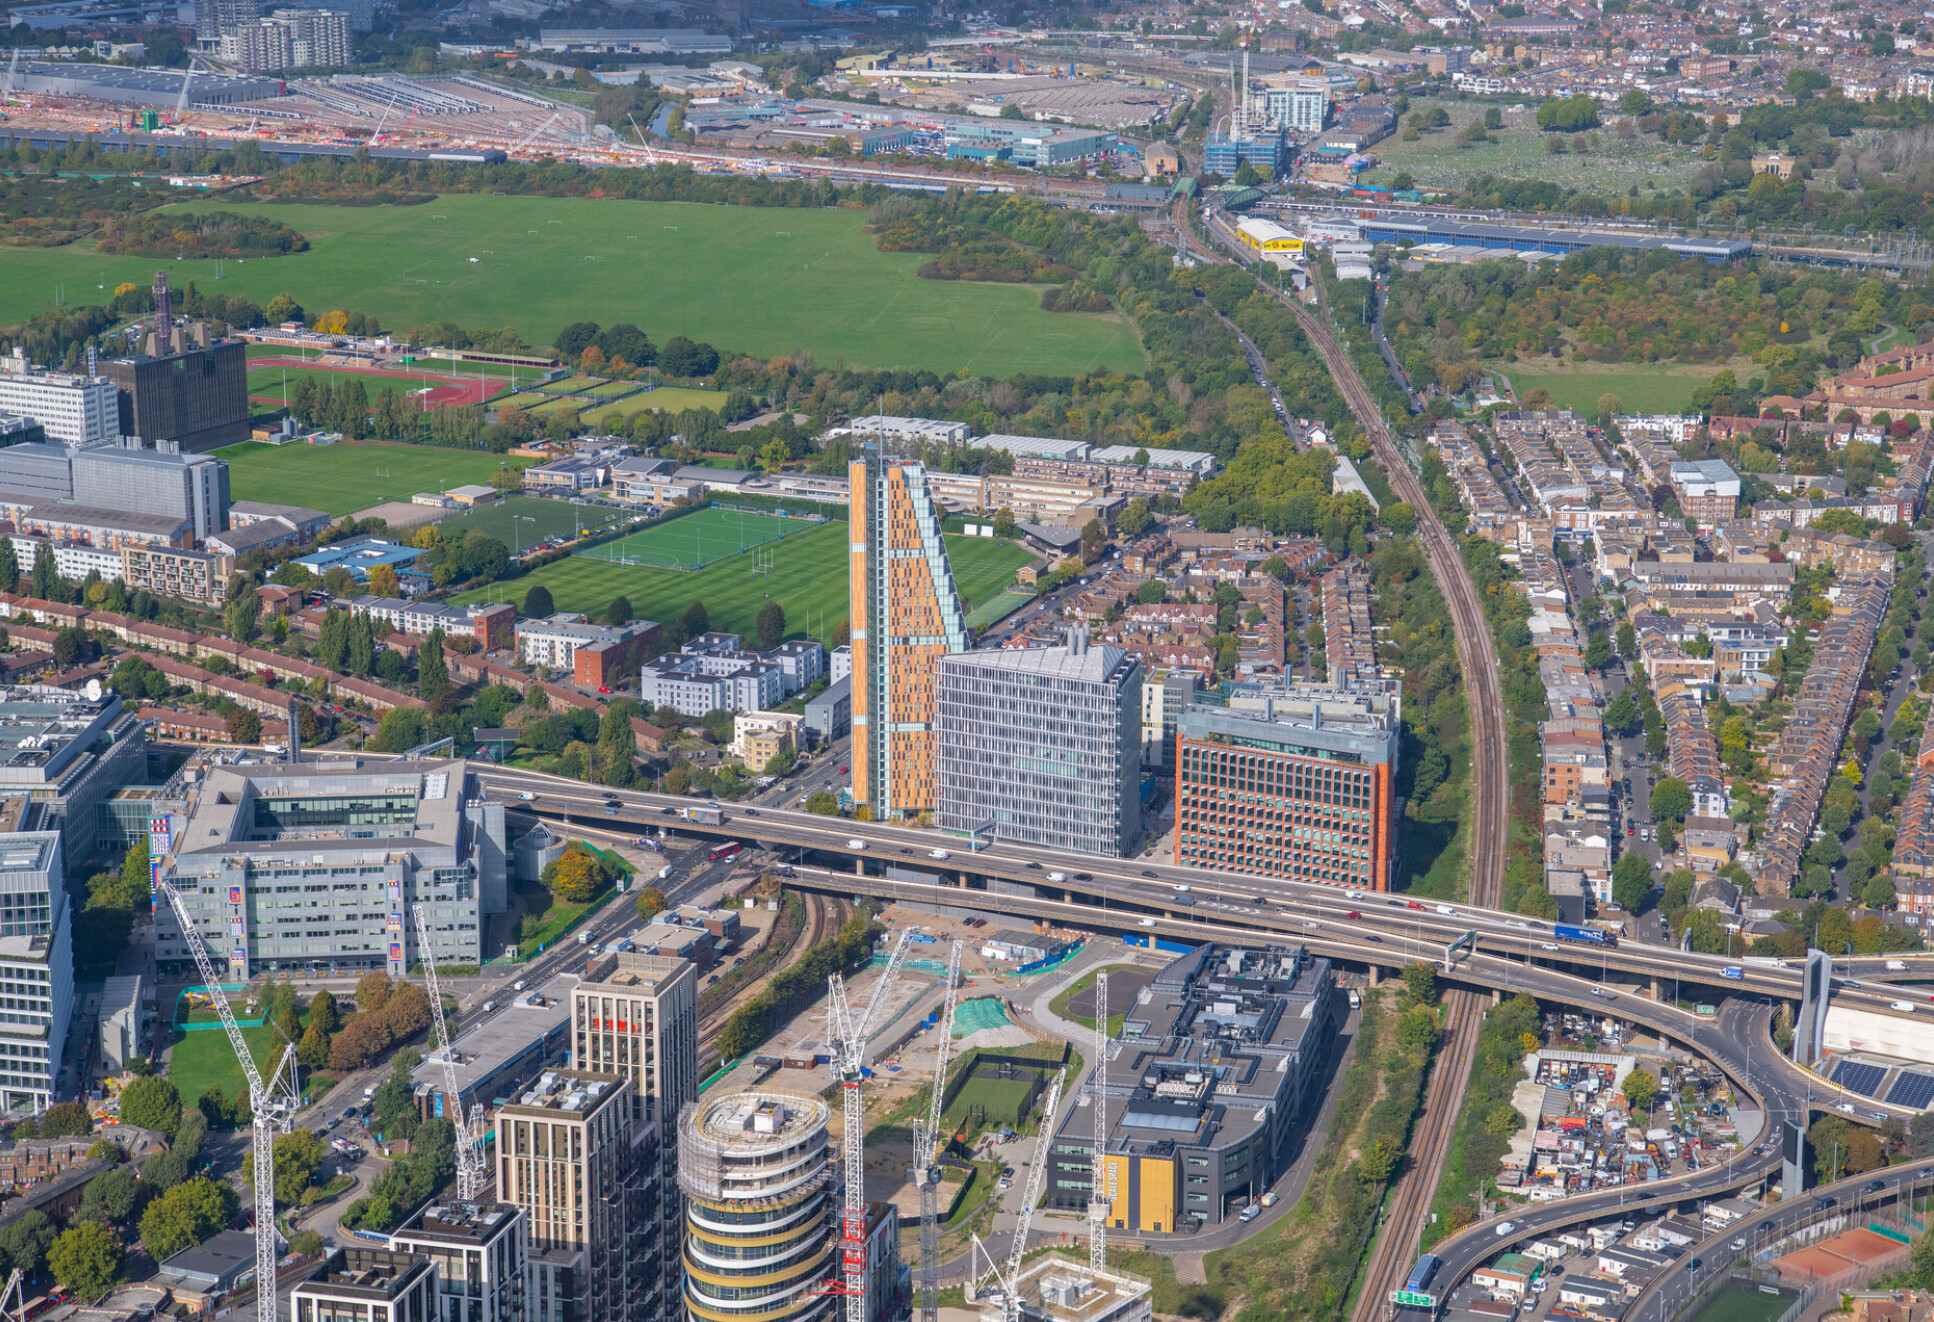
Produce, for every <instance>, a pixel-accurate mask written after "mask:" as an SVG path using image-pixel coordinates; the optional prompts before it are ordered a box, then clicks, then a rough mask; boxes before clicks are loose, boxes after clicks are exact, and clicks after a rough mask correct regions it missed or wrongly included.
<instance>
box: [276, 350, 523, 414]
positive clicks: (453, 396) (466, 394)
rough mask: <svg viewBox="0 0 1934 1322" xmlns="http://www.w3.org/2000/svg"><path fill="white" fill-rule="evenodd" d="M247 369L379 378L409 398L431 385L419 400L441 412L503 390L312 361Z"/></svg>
mask: <svg viewBox="0 0 1934 1322" xmlns="http://www.w3.org/2000/svg"><path fill="white" fill-rule="evenodd" d="M248 367H249V370H250V371H251V372H253V371H255V370H256V369H257V368H263V367H288V368H303V369H306V370H308V371H311V372H328V373H330V374H331V375H341V376H374V377H380V378H382V379H384V380H386V381H394V382H396V383H397V388H398V389H399V390H401V389H407V390H408V391H410V392H411V393H412V395H413V396H414V392H415V391H418V390H421V389H422V388H423V387H424V386H425V385H426V384H427V385H431V390H430V393H429V394H428V396H427V397H420V398H427V400H428V402H429V404H430V405H431V406H432V407H434V408H442V407H444V406H445V405H457V406H462V405H465V404H481V403H483V402H484V401H485V400H486V399H489V398H490V397H491V396H492V395H494V394H496V393H497V392H498V390H500V389H502V387H503V382H501V381H498V380H495V379H494V378H490V377H485V378H484V379H483V380H482V381H478V380H477V379H476V378H475V377H463V376H452V375H450V374H449V373H447V372H410V371H402V370H391V369H385V368H381V367H339V366H337V365H336V364H334V363H318V362H317V361H316V360H315V359H313V358H282V357H275V358H251V359H249V364H248ZM249 399H250V400H251V401H252V402H254V403H257V404H280V403H281V402H282V396H281V395H279V394H276V395H250V396H249Z"/></svg>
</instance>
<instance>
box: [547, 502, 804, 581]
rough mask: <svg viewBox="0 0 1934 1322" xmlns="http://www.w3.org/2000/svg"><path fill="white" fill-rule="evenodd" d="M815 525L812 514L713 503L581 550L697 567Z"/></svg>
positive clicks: (620, 559)
mask: <svg viewBox="0 0 1934 1322" xmlns="http://www.w3.org/2000/svg"><path fill="white" fill-rule="evenodd" d="M817 526H819V525H817V524H816V523H814V522H813V521H812V520H809V519H782V518H780V517H779V516H778V515H776V514H750V513H745V512H743V511H740V510H724V509H716V508H715V509H707V510H700V511H699V512H698V513H696V514H687V515H686V516H685V517H684V518H682V519H673V520H672V521H671V522H670V523H661V524H657V525H655V526H653V527H650V528H647V529H645V530H644V531H643V532H636V533H633V534H631V536H629V537H620V538H619V539H618V540H617V541H615V542H606V543H605V544H604V545H603V546H600V547H597V548H595V549H593V550H591V551H586V552H582V553H581V554H584V555H589V556H591V557H592V558H594V559H598V560H603V561H606V562H607V563H610V564H626V563H630V564H635V565H650V566H653V567H655V568H659V569H692V570H695V569H701V568H703V567H704V566H705V565H707V564H710V563H712V562H714V561H717V560H722V559H724V558H725V557H727V556H733V555H738V554H739V553H740V552H742V551H745V550H747V549H748V548H751V547H755V546H763V545H765V544H766V543H767V542H775V541H778V540H780V539H781V538H785V537H792V536H797V535H798V534H800V533H803V532H810V531H811V530H812V529H813V528H815V527H817Z"/></svg>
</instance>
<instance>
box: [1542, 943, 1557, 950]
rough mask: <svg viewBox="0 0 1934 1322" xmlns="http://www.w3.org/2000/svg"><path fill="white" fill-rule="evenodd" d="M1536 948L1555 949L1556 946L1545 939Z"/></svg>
mask: <svg viewBox="0 0 1934 1322" xmlns="http://www.w3.org/2000/svg"><path fill="white" fill-rule="evenodd" d="M1538 948H1539V949H1540V950H1556V949H1557V948H1558V947H1557V946H1556V945H1555V944H1554V943H1552V942H1550V941H1547V942H1545V943H1544V944H1543V945H1541V946H1539V947H1538Z"/></svg>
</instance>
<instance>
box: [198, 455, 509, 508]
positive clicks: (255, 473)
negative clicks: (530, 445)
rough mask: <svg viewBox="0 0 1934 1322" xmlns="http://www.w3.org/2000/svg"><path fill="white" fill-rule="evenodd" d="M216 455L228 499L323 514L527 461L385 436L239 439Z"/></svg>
mask: <svg viewBox="0 0 1934 1322" xmlns="http://www.w3.org/2000/svg"><path fill="white" fill-rule="evenodd" d="M215 453H216V455H217V456H218V457H219V458H222V459H226V460H227V461H228V484H229V491H230V494H231V496H232V497H233V499H235V500H265V501H269V502H271V503H274V504H278V505H301V506H305V507H307V508H309V509H317V510H321V511H323V512H324V513H325V514H349V513H351V512H353V511H355V510H360V509H368V508H369V507H370V506H371V505H380V504H381V503H382V502H384V501H386V500H408V499H409V498H410V497H411V496H413V495H415V494H416V493H417V492H419V491H448V490H449V489H450V488H451V487H457V486H464V485H466V484H468V483H473V482H489V481H490V479H491V478H492V477H493V476H495V475H496V473H497V470H498V469H500V468H504V467H510V468H525V467H528V466H529V463H530V461H529V460H526V459H506V458H505V457H503V456H502V455H495V454H488V453H485V452H484V451H481V450H450V449H445V448H443V447H442V446H434V445H399V444H396V443H394V442H390V441H344V442H343V443H341V444H339V445H264V444H263V443H262V442H260V441H243V442H242V443H241V444H240V445H231V446H227V447H226V448H224V449H221V450H217V451H216V452H215Z"/></svg>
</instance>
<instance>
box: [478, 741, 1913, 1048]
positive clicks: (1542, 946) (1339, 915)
mask: <svg viewBox="0 0 1934 1322" xmlns="http://www.w3.org/2000/svg"><path fill="white" fill-rule="evenodd" d="M473 765H474V767H475V770H476V774H477V775H478V777H479V779H480V780H481V781H482V782H483V783H484V784H485V785H486V786H488V787H490V788H491V789H492V790H493V791H494V792H497V793H499V794H501V795H503V797H504V798H505V799H507V800H516V801H518V802H517V803H516V806H517V807H519V808H521V809H523V810H525V811H529V812H532V813H535V814H537V815H539V816H543V817H547V818H552V819H569V820H572V821H576V822H579V823H583V824H589V825H596V826H600V827H603V828H606V829H611V830H628V831H635V832H637V833H639V834H645V833H648V832H654V831H659V830H675V831H677V832H679V833H681V834H686V835H695V836H701V837H707V838H711V839H716V840H721V841H723V840H738V841H743V842H745V843H747V844H756V845H760V846H764V847H766V848H769V849H773V850H777V851H780V852H781V854H782V855H783V854H786V853H788V852H790V853H791V856H792V857H793V859H794V860H795V861H801V862H803V861H805V860H806V858H807V856H811V857H812V858H814V859H816V860H819V861H823V862H826V863H828V864H830V865H832V866H834V867H845V868H850V869H851V875H845V874H842V876H841V886H840V889H842V890H844V891H847V892H849V893H851V894H854V895H877V896H880V897H881V898H902V897H905V898H913V897H915V896H916V895H917V897H918V898H920V899H922V900H924V901H927V902H935V903H958V904H964V905H968V906H971V907H974V908H979V909H990V908H991V909H996V910H1001V911H1005V912H1010V913H1013V914H1015V915H1016V916H1017V917H1025V918H1030V919H1032V918H1046V919H1050V920H1052V921H1055V922H1060V923H1066V924H1068V925H1070V926H1074V927H1078V928H1089V929H1096V930H1100V929H1109V928H1112V929H1117V930H1128V931H1132V930H1138V928H1139V924H1140V921H1141V920H1142V919H1144V918H1149V919H1154V920H1155V921H1156V923H1157V924H1158V927H1157V929H1155V930H1165V929H1163V928H1161V927H1160V924H1165V923H1169V922H1185V921H1189V920H1191V919H1193V920H1196V921H1197V922H1198V923H1199V922H1200V920H1202V919H1204V918H1206V917H1208V916H1210V915H1213V916H1214V921H1215V922H1216V923H1233V924H1236V925H1238V926H1240V927H1241V928H1244V929H1247V930H1249V931H1251V932H1253V933H1255V934H1256V939H1271V938H1273V939H1276V940H1282V939H1285V938H1294V939H1299V940H1301V939H1310V938H1313V937H1316V936H1319V935H1320V936H1324V937H1331V938H1336V939H1349V940H1352V941H1354V942H1356V943H1357V944H1358V945H1359V946H1360V947H1361V953H1362V955H1363V958H1362V959H1360V960H1359V962H1366V963H1377V964H1382V965H1385V966H1388V965H1392V964H1402V963H1408V962H1410V961H1412V960H1415V959H1436V960H1439V961H1440V962H1441V958H1442V954H1443V950H1444V947H1445V946H1447V945H1448V944H1450V943H1451V942H1453V941H1456V940H1457V939H1458V938H1460V937H1462V936H1464V935H1465V934H1466V933H1471V934H1472V944H1473V946H1474V948H1475V950H1476V951H1477V952H1478V953H1479V954H1484V955H1494V956H1498V957H1504V958H1510V959H1512V960H1514V961H1518V962H1521V963H1528V964H1531V965H1535V966H1550V967H1554V968H1564V969H1575V970H1593V969H1595V970H1596V973H1597V976H1598V978H1599V979H1600V980H1601V981H1606V980H1615V981H1620V982H1626V983H1630V982H1638V983H1642V984H1645V985H1646V986H1647V987H1648V988H1649V989H1650V990H1652V991H1653V992H1654V994H1655V995H1658V996H1660V997H1665V996H1667V995H1673V998H1674V999H1677V993H1683V994H1685V995H1686V996H1688V997H1690V998H1692V999H1706V1000H1716V999H1718V998H1719V997H1721V996H1724V995H1729V994H1742V993H1751V994H1757V995H1760V996H1764V997H1769V998H1774V999H1778V1000H1785V1001H1789V1002H1792V1003H1794V1004H1795V1005H1797V1004H1798V1003H1799V1000H1800V970H1799V968H1798V967H1797V966H1796V967H1790V968H1789V967H1781V966H1778V965H1776V964H1774V963H1769V962H1765V961H1752V960H1747V959H1744V958H1732V959H1728V958H1726V957H1724V956H1718V955H1701V954H1696V953H1693V952H1690V951H1681V950H1675V949H1670V948H1664V947H1658V946H1646V945H1639V944H1636V943H1633V942H1629V941H1628V942H1624V943H1622V944H1620V945H1618V946H1616V947H1600V946H1588V945H1582V944H1574V943H1571V942H1560V941H1558V940H1557V939H1556V937H1555V936H1554V934H1553V933H1552V931H1551V929H1550V925H1549V924H1547V923H1544V922H1542V921H1540V920H1537V919H1528V918H1524V917H1521V916H1519V915H1517V914H1512V913H1506V912H1504V911H1502V910H1499V909H1495V908H1489V907H1485V906H1481V905H1473V904H1457V905H1444V904H1437V903H1435V902H1430V901H1420V900H1411V899H1406V898H1404V897H1402V896H1397V895H1389V894H1383V893H1378V892H1357V891H1348V890H1341V889H1338V888H1335V887H1330V886H1321V885H1309V884H1305V883H1299V882H1291V881H1279V880H1276V879H1273V878H1267V877H1252V876H1245V875H1242V874H1238V873H1230V872H1217V871H1212V870H1209V869H1204V868H1195V867H1187V868H1185V867H1178V866H1175V865H1172V864H1167V863H1158V862H1155V861H1153V860H1147V859H1118V858H1104V857H1099V856H1094V855H1085V854H1083V855H1067V854H1061V853H1057V852H1055V851H1052V850H1045V849H1034V848H1030V847H1028V846H1024V845H1014V844H1007V843H999V844H995V845H990V846H988V847H987V848H984V849H981V850H978V851H976V850H973V849H972V848H971V847H970V845H969V843H968V842H966V841H963V840H961V839H959V838H957V837H954V836H948V835H942V834H940V833H939V832H935V831H925V830H916V829H913V828H911V827H903V826H895V825H891V824H886V823H880V822H858V821H851V820H847V819H844V818H838V817H821V816H817V815H815V814H813V813H807V812H799V811H794V810H790V809H775V808H753V809H746V808H739V807H735V806H732V805H726V806H724V807H723V809H722V810H721V815H722V817H723V820H722V821H721V822H720V823H719V824H717V825H711V824H707V823H704V822H699V821H692V820H688V819H686V818H684V817H682V816H679V813H680V811H681V810H683V809H690V808H702V807H704V806H705V805H704V804H703V803H702V802H701V801H699V800H696V799H691V798H678V797H674V796H670V795H662V794H652V793H648V792H643V791H632V790H627V791H606V790H603V789H600V788H599V787H597V786H594V785H587V784H585V783H584V782H582V781H576V780H569V779H566V778H564V777H560V776H548V775H544V774H542V773H539V772H530V771H521V770H517V769H515V768H509V767H492V766H486V765H484V764H482V763H476V764H473ZM525 794H529V795H532V796H533V797H532V798H531V799H529V800H522V799H521V796H522V795H525ZM940 850H944V851H946V854H947V857H946V858H944V859H937V858H934V857H933V854H934V852H935V851H940ZM889 872H890V873H892V874H894V875H886V874H888V873H889ZM898 887H914V888H916V889H914V890H901V889H897V888H898ZM949 892H951V893H952V899H948V898H947V896H948V893H949ZM1379 952H1381V953H1382V955H1383V956H1384V957H1383V958H1382V959H1375V958H1371V956H1374V955H1376V954H1377V953H1379ZM1889 958H1894V959H1898V960H1900V961H1901V962H1903V963H1905V964H1907V965H1908V969H1907V972H1905V973H1895V974H1889V973H1888V972H1887V970H1886V968H1885V964H1886V960H1885V959H1883V958H1881V957H1873V958H1860V959H1855V960H1851V961H1848V960H1843V961H1841V963H1840V965H1839V966H1838V967H1837V969H1836V979H1835V990H1834V1002H1835V1004H1837V1005H1846V1006H1852V1007H1855V1008H1858V1009H1861V1010H1865V1011H1870V1012H1872V1013H1875V1014H1879V1015H1884V1016H1890V1017H1893V1018H1899V1019H1903V1020H1912V1019H1914V1018H1917V1017H1918V1018H1919V1019H1922V1020H1934V1001H1929V1000H1928V999H1927V998H1928V993H1927V992H1925V991H1919V990H1910V989H1907V988H1893V987H1888V986H1869V985H1866V984H1868V983H1870V982H1877V981H1881V980H1884V979H1886V978H1888V977H1897V978H1898V977H1906V978H1926V979H1934V953H1915V954H1906V955H1898V956H1891V957H1889ZM1735 973H1736V974H1737V976H1733V975H1734V974H1735ZM1903 998H1909V999H1910V1003H1911V1000H1912V999H1916V998H1917V999H1918V1000H1919V1001H1920V1002H1921V1003H1922V1004H1925V1006H1926V1009H1925V1010H1922V1011H1918V1012H1916V1011H1905V1012H1903V1011H1900V1010H1896V1009H1895V1008H1894V1003H1895V1002H1897V1001H1901V1000H1903Z"/></svg>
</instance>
